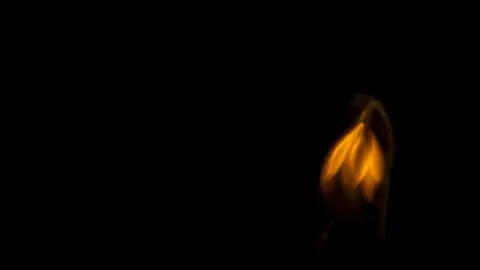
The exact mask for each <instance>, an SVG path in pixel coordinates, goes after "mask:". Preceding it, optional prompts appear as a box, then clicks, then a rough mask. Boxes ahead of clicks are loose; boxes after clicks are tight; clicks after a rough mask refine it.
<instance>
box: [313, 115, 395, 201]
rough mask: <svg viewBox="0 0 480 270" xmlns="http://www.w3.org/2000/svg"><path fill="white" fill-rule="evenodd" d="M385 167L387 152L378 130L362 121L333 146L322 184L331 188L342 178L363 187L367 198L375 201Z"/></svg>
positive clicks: (351, 184) (353, 185)
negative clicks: (378, 135)
mask: <svg viewBox="0 0 480 270" xmlns="http://www.w3.org/2000/svg"><path fill="white" fill-rule="evenodd" d="M384 169H385V164H384V156H383V152H382V150H381V147H380V144H379V143H378V140H377V138H376V137H375V134H373V132H371V131H370V130H368V129H367V128H366V127H365V124H364V123H363V122H359V123H358V124H357V125H355V127H353V129H351V130H350V131H349V132H348V133H347V134H346V135H344V136H343V137H342V138H341V139H340V140H339V141H338V142H337V143H336V144H335V145H334V146H333V147H332V149H331V150H330V153H329V155H328V156H327V159H326V161H325V164H324V166H323V169H322V174H321V178H320V180H321V185H322V188H323V190H324V191H326V192H328V191H329V190H330V189H331V188H332V187H333V185H332V184H333V183H334V181H341V184H342V185H343V186H344V187H348V188H351V189H356V188H358V187H360V190H361V192H362V195H363V196H364V198H365V199H366V200H367V201H372V200H373V197H374V195H375V191H376V190H377V189H378V187H379V184H380V183H381V181H382V179H383V176H384ZM336 176H338V177H336Z"/></svg>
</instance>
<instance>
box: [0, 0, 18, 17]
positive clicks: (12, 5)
mask: <svg viewBox="0 0 480 270" xmlns="http://www.w3.org/2000/svg"><path fill="white" fill-rule="evenodd" d="M16 12H17V11H16V1H15V0H5V1H2V3H0V15H1V16H13V15H16Z"/></svg>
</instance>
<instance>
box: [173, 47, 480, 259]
mask: <svg viewBox="0 0 480 270" xmlns="http://www.w3.org/2000/svg"><path fill="white" fill-rule="evenodd" d="M348 48H349V47H348V46H347V47H345V51H347V50H348ZM235 49H237V48H235ZM262 49H264V50H261V49H260V51H258V50H259V48H255V50H254V51H255V52H252V53H250V51H249V52H247V53H246V55H243V54H242V52H241V51H242V49H238V50H234V51H229V52H226V53H225V54H223V56H221V57H219V58H220V59H219V60H218V62H217V58H215V60H211V59H210V61H212V62H214V63H215V64H214V66H215V67H212V68H210V66H208V67H205V66H202V67H195V68H198V70H199V69H203V70H202V71H201V72H198V73H196V72H193V71H189V72H192V73H187V74H188V76H190V75H192V77H189V78H188V80H187V81H189V82H188V83H185V85H182V86H183V87H184V88H198V90H196V91H194V93H193V94H191V95H187V94H181V95H179V96H176V97H174V98H172V101H174V102H175V104H176V106H175V107H176V108H175V110H174V113H172V115H174V118H172V119H174V120H173V121H175V123H176V124H175V127H176V128H174V129H172V130H171V132H173V134H175V135H174V137H175V140H174V142H172V144H171V145H172V146H173V147H174V149H175V150H174V153H175V154H174V155H175V160H176V161H177V166H176V167H175V175H176V179H177V185H178V191H179V193H178V198H177V199H178V204H176V205H175V209H176V210H175V211H176V219H175V221H176V222H177V223H178V224H177V223H176V224H177V226H176V229H175V233H176V234H175V235H176V237H178V238H177V241H176V244H177V248H178V250H180V251H181V253H180V254H183V255H181V256H187V257H189V256H193V255H195V254H197V255H198V254H199V251H200V250H201V251H202V252H200V253H201V254H204V253H203V252H205V254H219V253H221V254H223V255H221V256H227V257H228V256H234V257H236V256H240V257H242V256H246V257H248V258H251V257H254V258H257V257H258V258H270V257H271V258H276V259H278V258H281V261H282V260H287V259H289V258H295V259H294V260H298V258H303V259H306V261H309V259H310V258H315V256H316V255H318V254H322V251H319V250H318V249H316V248H315V243H316V241H317V239H318V234H319V233H320V232H321V229H322V227H323V226H324V218H325V216H324V212H323V205H322V201H321V196H320V195H319V194H318V179H319V173H320V167H321V164H322V162H323V159H324V157H325V155H326V153H327V151H328V149H329V147H330V146H331V145H332V143H333V141H334V140H335V139H337V138H338V137H339V136H340V135H341V134H342V132H343V131H345V129H346V128H347V127H348V125H349V124H350V122H349V119H351V118H349V117H350V116H351V115H349V114H348V113H349V110H348V102H349V101H350V100H351V99H352V98H353V97H354V94H355V92H362V93H368V94H371V95H373V96H374V97H376V98H377V99H379V100H380V101H381V102H383V104H384V106H385V108H386V110H387V112H388V113H389V115H390V118H391V121H392V125H393V127H394V130H395V137H396V143H395V144H396V153H395V163H394V168H393V171H392V177H391V188H390V199H389V206H388V209H389V210H388V218H387V241H386V247H385V248H384V249H383V251H386V252H391V253H394V254H398V253H399V252H400V254H402V253H405V254H412V253H413V254H417V253H418V254H421V253H422V252H425V250H428V252H432V253H435V254H438V252H445V253H446V252H448V251H451V250H459V249H462V248H465V247H466V246H468V245H469V244H470V243H471V242H469V241H470V240H469V239H471V238H472V232H473V231H472V230H471V229H469V226H470V225H469V224H471V223H470V222H471V221H472V220H474V219H475V216H474V215H473V216H472V214H471V212H470V211H474V207H472V204H471V202H473V198H474V196H472V195H471V192H472V191H473V190H472V189H473V186H474V185H475V184H474V182H473V180H472V179H473V178H475V165H473V164H474V163H475V150H474V149H476V148H477V147H478V145H477V143H476V141H475V135H474V134H475V131H474V130H475V124H474V122H473V120H474V117H475V116H474V115H475V112H476V106H477V101H476V98H475V92H473V89H475V88H476V87H478V82H477V80H476V78H475V76H474V74H472V72H471V71H470V69H469V68H468V67H467V64H466V62H464V61H459V60H458V58H456V57H453V58H451V59H450V58H448V57H446V56H440V51H435V50H434V49H432V48H430V47H428V46H426V47H415V48H411V49H408V50H407V49H406V47H395V48H391V51H389V50H386V51H380V48H378V51H376V52H375V53H379V54H383V57H380V58H373V57H370V56H371V55H373V54H371V52H372V50H365V51H363V50H362V49H363V48H362V49H358V51H357V50H356V49H353V50H354V53H353V54H351V55H352V56H351V55H350V54H347V53H345V54H342V50H340V53H338V52H337V51H335V53H332V54H328V53H327V55H326V56H325V57H324V58H321V57H320V56H321V54H318V55H317V54H315V53H312V54H310V53H311V52H312V51H315V48H310V47H309V48H308V49H307V51H308V52H309V53H307V54H303V53H302V52H300V51H296V52H298V54H295V53H292V52H290V53H288V57H290V55H292V54H293V56H292V59H287V58H286V57H285V55H284V54H282V53H283V51H281V50H280V51H275V49H272V48H268V47H267V48H262ZM297 49H298V48H295V50H297ZM370 49H371V48H370ZM319 50H320V49H319ZM322 50H325V51H328V49H325V48H323V49H322ZM345 51H344V52H345ZM220 54H221V55H222V53H220ZM231 54H233V55H235V56H233V57H232V56H231ZM359 55H363V56H360V57H359ZM332 56H333V57H332ZM337 57H338V58H337ZM460 58H461V57H460ZM327 59H328V60H327ZM195 73H196V74H197V75H193V74H195ZM182 80H183V79H182ZM200 85H202V86H200ZM467 89H470V90H472V91H468V90H467ZM472 165H473V166H472ZM469 186H470V187H471V188H472V189H471V188H468V187H469ZM182 252H183V253H182ZM210 252H211V253H210ZM218 252H219V253H218ZM187 254H188V255H187ZM441 254H444V253H441ZM205 256H206V257H209V256H208V255H205ZM205 256H203V255H202V256H201V257H202V258H205ZM219 256H220V255H219Z"/></svg>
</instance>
